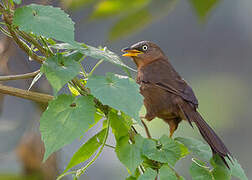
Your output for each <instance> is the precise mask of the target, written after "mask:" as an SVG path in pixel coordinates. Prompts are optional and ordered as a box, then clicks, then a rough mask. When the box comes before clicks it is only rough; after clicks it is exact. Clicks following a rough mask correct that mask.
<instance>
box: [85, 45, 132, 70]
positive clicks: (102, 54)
mask: <svg viewBox="0 0 252 180" xmlns="http://www.w3.org/2000/svg"><path fill="white" fill-rule="evenodd" d="M80 51H81V52H82V53H83V54H85V55H86V56H90V57H92V58H95V59H103V60H105V61H108V62H110V63H113V64H116V65H120V66H123V67H127V68H128V69H130V70H132V71H136V70H134V69H132V68H130V67H128V66H127V65H125V64H124V63H123V62H122V61H121V59H120V58H119V57H118V56H117V55H116V54H115V53H113V52H112V51H110V50H108V48H106V47H104V48H103V49H98V48H95V47H92V46H86V48H82V49H81V50H80Z"/></svg>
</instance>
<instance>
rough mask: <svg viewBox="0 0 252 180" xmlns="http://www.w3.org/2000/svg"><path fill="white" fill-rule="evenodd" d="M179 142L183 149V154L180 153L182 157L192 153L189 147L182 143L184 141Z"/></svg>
mask: <svg viewBox="0 0 252 180" xmlns="http://www.w3.org/2000/svg"><path fill="white" fill-rule="evenodd" d="M178 144H179V147H180V151H181V154H180V157H181V158H183V157H186V156H187V155H188V154H190V152H189V150H188V148H187V147H186V146H185V145H184V144H182V143H178Z"/></svg>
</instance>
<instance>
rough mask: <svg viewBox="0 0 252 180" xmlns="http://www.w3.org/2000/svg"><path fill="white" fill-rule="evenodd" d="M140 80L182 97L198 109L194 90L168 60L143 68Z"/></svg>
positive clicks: (158, 61)
mask: <svg viewBox="0 0 252 180" xmlns="http://www.w3.org/2000/svg"><path fill="white" fill-rule="evenodd" d="M140 71H141V72H140V73H139V77H138V79H139V80H140V81H142V82H145V83H151V84H154V85H155V86H158V87H160V88H162V89H164V90H166V91H168V92H170V93H173V94H176V95H178V96H180V97H182V98H183V99H184V100H185V101H188V102H190V103H192V104H193V105H194V106H195V107H196V108H197V107H198V100H197V98H196V96H195V94H194V92H193V90H192V88H191V87H190V86H189V85H188V84H187V83H186V81H185V80H183V79H182V78H181V77H180V76H179V74H178V73H177V72H176V71H175V70H174V69H173V67H172V66H171V65H170V63H169V62H168V61H167V60H157V61H155V62H153V63H151V64H149V65H146V66H145V67H143V68H142V69H141V70H140Z"/></svg>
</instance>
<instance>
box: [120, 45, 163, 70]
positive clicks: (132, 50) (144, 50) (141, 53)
mask: <svg viewBox="0 0 252 180" xmlns="http://www.w3.org/2000/svg"><path fill="white" fill-rule="evenodd" d="M122 51H123V52H125V54H123V55H122V56H129V57H131V58H132V59H133V60H134V62H135V63H136V65H137V66H138V67H142V66H144V65H146V64H149V63H151V62H153V61H155V60H158V59H160V58H163V57H164V56H165V55H164V53H163V51H162V50H161V49H160V48H159V47H158V46H157V45H156V44H154V43H152V42H149V41H141V42H138V43H136V44H133V45H131V46H130V47H127V48H124V49H122Z"/></svg>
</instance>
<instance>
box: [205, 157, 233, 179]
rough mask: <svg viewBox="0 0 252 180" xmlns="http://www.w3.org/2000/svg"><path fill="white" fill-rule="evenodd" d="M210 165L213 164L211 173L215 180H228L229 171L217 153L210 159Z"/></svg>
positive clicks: (229, 176)
mask: <svg viewBox="0 0 252 180" xmlns="http://www.w3.org/2000/svg"><path fill="white" fill-rule="evenodd" d="M210 163H211V165H212V166H213V170H212V174H213V177H214V179H216V180H230V179H231V172H230V170H229V169H228V168H227V166H226V165H225V164H224V162H223V160H222V159H221V158H220V156H218V155H214V156H213V158H212V159H211V160H210Z"/></svg>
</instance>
